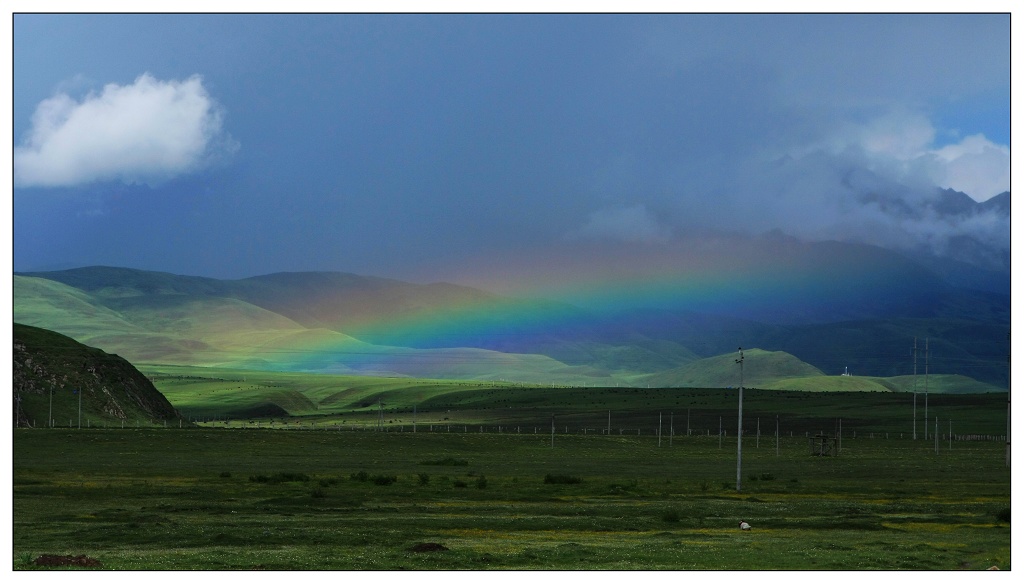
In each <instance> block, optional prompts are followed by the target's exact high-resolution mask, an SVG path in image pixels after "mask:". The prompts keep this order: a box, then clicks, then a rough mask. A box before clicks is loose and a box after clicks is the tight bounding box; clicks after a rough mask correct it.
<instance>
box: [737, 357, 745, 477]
mask: <svg viewBox="0 0 1024 584" xmlns="http://www.w3.org/2000/svg"><path fill="white" fill-rule="evenodd" d="M737 350H738V351H739V353H740V358H739V359H736V362H737V363H739V365H740V406H739V415H738V418H739V419H738V422H737V428H736V492H737V493H738V492H739V491H740V487H741V484H740V473H741V472H742V470H741V467H742V466H743V463H742V461H743V347H740V348H739V349H737Z"/></svg>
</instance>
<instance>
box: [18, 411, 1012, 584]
mask: <svg viewBox="0 0 1024 584" xmlns="http://www.w3.org/2000/svg"><path fill="white" fill-rule="evenodd" d="M419 430H420V431H418V432H416V433H412V432H410V431H405V432H372V431H357V432H348V431H334V430H314V431H291V432H283V431H272V430H267V429H258V430H257V429H251V430H241V429H212V428H200V429H187V430H177V429H167V430H163V429H152V428H151V429H125V430H120V429H106V430H100V429H91V430H85V429H83V430H70V429H18V430H15V431H14V433H13V434H14V438H13V446H14V448H13V471H14V472H13V486H14V497H13V519H14V521H13V557H14V568H15V569H43V568H38V567H36V566H34V565H33V564H31V561H32V559H34V558H36V557H38V556H39V555H41V554H63V555H72V556H77V555H81V554H84V555H87V556H89V557H92V558H95V559H96V560H98V561H99V562H101V563H102V567H103V568H104V569H111V570H115V569H116V570H129V569H134V570H171V569H173V570H189V569H254V568H255V569H269V570H322V569H356V570H366V569H389V570H390V569H413V570H437V569H444V570H466V569H470V570H483V569H499V570H502V569H555V570H561V569H572V570H580V569H584V570H634V569H650V570H681V569H707V570H740V569H791V570H822V569H829V570H833V569H835V570H865V569H886V570H887V569H907V570H957V569H972V570H975V569H984V568H988V567H989V566H992V565H997V566H999V567H1000V568H1001V569H1007V568H1009V567H1010V529H1009V517H1008V515H1009V507H1010V474H1009V470H1008V469H1007V468H1006V466H1005V463H1004V445H1003V443H1001V442H954V443H953V444H952V448H949V446H948V445H947V444H942V447H941V449H940V451H939V453H937V454H936V452H935V451H934V447H933V446H934V445H933V443H932V442H931V441H923V440H919V441H913V440H909V439H904V440H898V439H895V438H890V439H882V438H880V437H877V436H876V438H874V439H872V438H868V437H866V436H864V435H861V436H859V437H858V438H856V439H855V438H852V436H851V437H848V438H845V439H844V440H843V449H842V453H841V455H840V456H838V457H814V456H810V455H809V454H808V452H809V450H808V445H807V440H806V439H805V438H803V437H794V438H789V437H783V438H782V439H781V441H780V444H779V450H778V452H777V451H776V448H775V440H774V436H773V437H772V439H770V440H766V438H765V437H764V436H762V438H761V440H760V447H759V448H757V447H755V440H754V438H752V437H747V438H745V440H744V449H743V472H742V480H743V489H742V491H741V492H739V493H737V492H736V490H735V487H736V484H735V481H736V458H735V457H736V442H735V439H732V440H729V441H726V442H725V444H724V445H723V447H721V448H720V447H719V441H718V437H717V436H710V437H709V436H692V437H684V436H675V437H674V439H673V440H672V444H671V446H669V442H668V441H667V440H662V442H661V446H659V442H658V439H657V437H654V436H639V437H638V436H626V435H623V436H619V435H612V436H602V435H593V434H590V435H580V434H576V433H573V434H569V435H565V434H561V433H559V434H557V435H556V436H555V438H554V445H552V438H551V435H550V434H549V433H540V434H529V433H526V432H520V433H511V432H508V431H506V433H502V434H497V433H490V432H487V433H477V432H464V433H460V432H457V431H454V429H453V431H450V432H448V431H444V432H442V431H435V432H433V433H431V432H426V431H423V430H424V428H423V427H420V428H419ZM436 430H440V428H437V429H436ZM740 520H745V521H748V522H749V523H750V524H751V525H752V526H753V530H752V531H750V532H740V531H739V530H738V529H737V523H738V522H739V521H740ZM428 544H434V545H428ZM431 548H433V549H434V550H435V551H415V550H418V549H431ZM442 548H443V549H442Z"/></svg>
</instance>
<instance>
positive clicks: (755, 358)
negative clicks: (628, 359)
mask: <svg viewBox="0 0 1024 584" xmlns="http://www.w3.org/2000/svg"><path fill="white" fill-rule="evenodd" d="M738 358H739V353H727V354H725V355H718V356H716V357H709V358H706V359H700V360H699V361H694V362H693V363H689V364H687V365H683V366H682V367H677V368H675V369H671V370H669V371H665V372H662V373H657V374H654V375H651V376H648V377H645V378H644V381H645V382H646V383H650V384H651V385H653V386H656V387H738V386H739V385H740V366H739V364H737V363H736V360H737V359H738ZM823 375H824V374H823V373H822V372H821V370H819V369H818V368H816V367H812V366H811V365H808V364H807V363H804V362H803V361H800V360H799V359H797V358H796V357H794V356H793V355H790V354H789V353H784V352H782V351H764V350H761V349H746V350H744V351H743V385H744V387H765V386H767V385H768V384H770V383H773V382H776V381H778V380H781V379H790V378H802V377H818V376H823Z"/></svg>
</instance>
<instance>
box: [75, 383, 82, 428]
mask: <svg viewBox="0 0 1024 584" xmlns="http://www.w3.org/2000/svg"><path fill="white" fill-rule="evenodd" d="M75 393H77V394H78V429H79V430H81V429H82V388H78V389H76V390H75Z"/></svg>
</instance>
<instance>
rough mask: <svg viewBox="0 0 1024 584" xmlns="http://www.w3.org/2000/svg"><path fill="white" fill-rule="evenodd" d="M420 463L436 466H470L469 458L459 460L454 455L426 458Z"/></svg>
mask: <svg viewBox="0 0 1024 584" xmlns="http://www.w3.org/2000/svg"><path fill="white" fill-rule="evenodd" d="M420 464H428V465H434V466H469V461H468V460H459V459H456V458H452V457H450V456H449V457H447V458H442V459H441V460H424V461H423V462H421V463H420Z"/></svg>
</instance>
